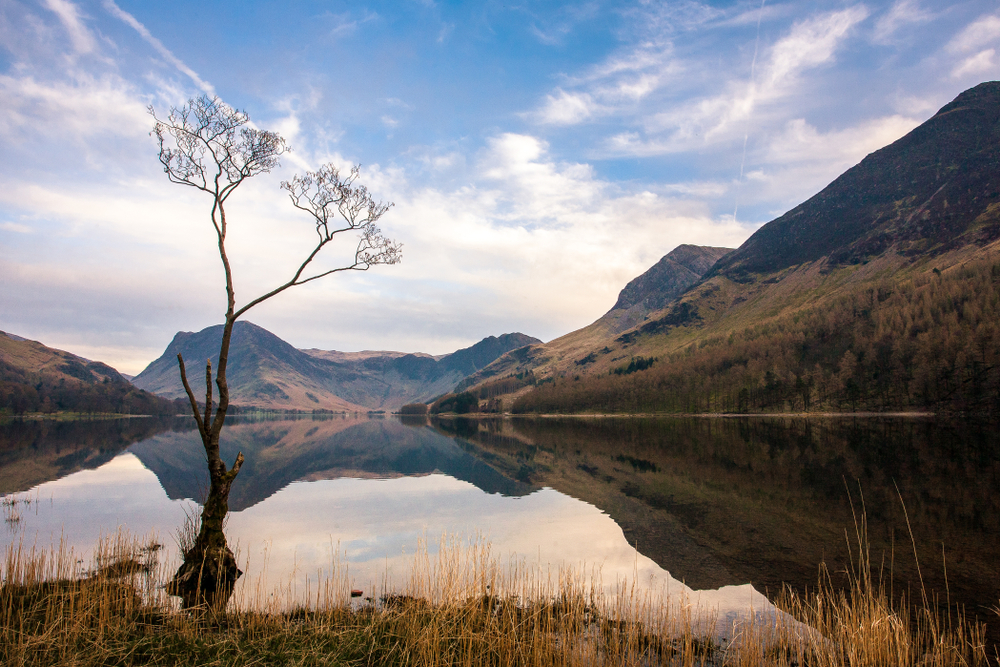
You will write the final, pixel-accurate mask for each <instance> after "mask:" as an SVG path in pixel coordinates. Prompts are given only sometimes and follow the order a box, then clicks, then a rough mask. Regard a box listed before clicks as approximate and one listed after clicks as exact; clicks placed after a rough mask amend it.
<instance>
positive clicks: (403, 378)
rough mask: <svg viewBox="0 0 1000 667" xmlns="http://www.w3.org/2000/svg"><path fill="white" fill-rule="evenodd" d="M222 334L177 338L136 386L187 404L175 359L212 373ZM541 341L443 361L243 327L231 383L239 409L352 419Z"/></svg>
mask: <svg viewBox="0 0 1000 667" xmlns="http://www.w3.org/2000/svg"><path fill="white" fill-rule="evenodd" d="M221 335H222V325H215V326H213V327H207V328H206V329H203V330H202V331H199V332H178V333H177V334H176V335H175V336H174V338H173V339H172V340H171V342H170V344H169V345H168V346H167V348H166V350H165V351H164V353H163V355H161V356H160V357H159V358H158V359H156V360H154V361H153V362H151V363H150V364H149V366H147V367H146V368H145V369H144V370H143V371H142V373H140V374H139V375H137V376H136V377H135V379H134V380H133V382H134V383H135V385H136V386H138V387H142V388H144V389H148V390H149V391H153V392H155V393H158V394H160V395H163V396H167V397H171V398H183V397H185V396H186V394H185V393H184V390H183V387H182V386H181V383H180V374H179V371H178V370H177V360H176V358H177V354H178V353H181V354H183V356H184V359H185V361H186V364H187V365H188V373H189V374H192V373H194V363H195V361H194V360H198V361H197V365H198V367H199V368H200V367H201V364H202V363H204V362H203V361H202V360H204V359H210V360H212V363H213V366H215V365H217V363H218V345H219V339H220V338H221ZM537 342H540V341H539V340H538V339H537V338H532V337H530V336H526V335H524V334H520V333H513V334H504V335H502V336H500V337H496V336H489V337H487V338H485V339H483V340H481V341H479V342H478V343H476V344H475V345H472V346H470V347H468V348H464V349H461V350H457V351H455V352H453V353H451V354H448V355H442V356H441V357H433V356H431V355H427V354H422V353H416V354H411V353H399V352H389V353H387V354H378V353H342V352H336V351H324V350H316V349H311V350H299V349H296V348H295V347H293V346H292V345H290V344H289V343H287V342H285V341H284V340H282V339H281V338H279V337H278V336H275V335H274V334H272V333H271V332H269V331H267V330H266V329H264V328H262V327H260V326H258V325H256V324H253V323H252V322H248V321H238V322H237V323H236V326H235V327H234V328H233V338H232V347H231V351H230V356H229V359H230V361H229V368H228V373H227V377H228V380H229V385H230V393H231V397H232V398H231V400H232V402H233V404H234V405H243V406H256V407H265V408H274V409H306V410H310V409H322V410H333V411H350V412H354V411H366V410H370V409H397V408H398V407H400V406H402V405H403V404H405V403H408V402H423V401H428V400H430V399H432V398H434V397H435V396H437V395H439V394H442V393H446V392H448V391H450V390H451V389H452V388H453V387H454V386H455V385H456V384H457V383H458V382H460V381H461V380H462V379H463V378H464V377H466V376H467V375H468V374H469V373H472V372H475V371H476V370H479V369H480V368H482V367H484V366H486V365H488V364H489V363H490V362H492V361H493V360H494V359H495V358H496V357H497V356H499V355H501V354H503V353H504V352H507V351H508V350H511V349H514V348H516V347H521V346H523V345H527V344H532V343H537Z"/></svg>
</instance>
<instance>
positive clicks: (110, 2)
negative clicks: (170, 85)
mask: <svg viewBox="0 0 1000 667" xmlns="http://www.w3.org/2000/svg"><path fill="white" fill-rule="evenodd" d="M104 8H105V9H106V10H107V11H108V12H109V13H110V14H111V15H112V16H114V17H115V18H117V19H120V20H121V21H124V22H125V23H127V24H128V25H130V26H131V27H132V29H134V30H135V31H136V32H137V33H139V35H140V36H141V37H142V38H143V39H144V40H146V43H147V44H149V45H150V46H152V47H153V48H154V49H156V52H157V53H159V54H160V55H161V56H162V57H163V59H164V60H166V61H167V62H168V63H170V64H171V65H173V66H174V67H176V68H177V70H178V71H180V72H182V73H183V74H185V75H187V77H188V78H190V79H191V81H193V82H194V84H195V85H196V86H198V89H199V90H201V91H202V92H203V93H206V94H208V95H214V94H215V88H214V87H213V86H212V84H210V83H208V82H207V81H205V80H203V79H202V78H201V77H200V76H198V73H197V72H195V71H194V70H193V69H191V68H190V67H188V66H187V65H186V64H184V62H183V61H182V60H181V59H180V58H178V57H177V56H175V55H174V54H173V52H172V51H171V50H170V49H168V48H167V47H165V46H164V45H163V42H161V41H160V40H158V39H157V38H156V37H154V36H153V34H152V33H150V32H149V30H148V29H147V28H146V26H144V25H143V24H142V23H140V22H139V21H138V20H137V19H136V18H135V17H134V16H132V15H131V14H129V13H128V12H126V11H125V10H124V9H122V8H121V7H119V6H118V5H117V4H115V2H114V0H104Z"/></svg>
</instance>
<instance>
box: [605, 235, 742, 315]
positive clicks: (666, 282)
mask: <svg viewBox="0 0 1000 667" xmlns="http://www.w3.org/2000/svg"><path fill="white" fill-rule="evenodd" d="M732 251H733V249H732V248H713V247H709V246H696V245H687V244H685V245H679V246H677V247H676V248H674V249H673V250H672V251H670V252H669V253H667V254H666V255H664V256H663V259H661V260H660V261H659V262H657V263H656V264H654V265H653V267H652V268H651V269H649V270H648V271H646V272H645V273H644V274H642V275H641V276H639V277H638V278H635V279H634V280H632V281H631V282H630V283H629V284H628V285H626V286H625V289H623V290H622V291H621V292H620V293H619V294H618V301H617V302H616V303H615V305H614V307H613V308H612V309H611V310H609V311H608V312H607V313H606V314H605V315H604V316H603V317H602V318H601V320H604V321H607V322H609V323H611V329H612V330H613V331H614V332H615V333H620V332H622V331H625V330H626V329H631V328H632V327H634V326H635V325H636V324H639V323H641V322H642V321H643V320H645V319H646V316H647V315H649V313H651V312H654V311H657V310H661V309H662V308H663V307H664V306H666V305H667V304H668V303H670V302H671V301H673V300H674V299H676V298H677V297H679V296H680V295H681V294H683V293H684V292H685V291H686V290H687V288H689V287H691V285H694V284H695V283H697V282H698V281H699V280H701V277H702V276H703V275H705V273H706V272H707V271H708V270H709V269H710V268H712V266H713V265H714V264H715V263H716V262H717V261H719V259H720V258H722V257H724V256H726V255H727V254H729V253H731V252H732ZM599 321H600V320H599Z"/></svg>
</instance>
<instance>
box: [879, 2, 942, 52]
mask: <svg viewBox="0 0 1000 667" xmlns="http://www.w3.org/2000/svg"><path fill="white" fill-rule="evenodd" d="M933 19H934V14H933V13H931V12H929V11H928V10H926V9H924V8H923V7H921V6H920V4H919V3H918V2H917V1H916V0H897V1H896V2H895V3H894V4H893V5H892V7H891V8H890V9H889V11H888V12H886V13H884V14H883V15H882V16H880V17H879V19H878V20H877V21H876V22H875V33H874V38H875V41H876V43H879V44H889V43H891V42H892V40H893V38H895V37H896V34H897V33H898V32H899V31H900V30H902V29H903V28H905V27H906V26H909V25H914V24H920V23H927V22H928V21H931V20H933Z"/></svg>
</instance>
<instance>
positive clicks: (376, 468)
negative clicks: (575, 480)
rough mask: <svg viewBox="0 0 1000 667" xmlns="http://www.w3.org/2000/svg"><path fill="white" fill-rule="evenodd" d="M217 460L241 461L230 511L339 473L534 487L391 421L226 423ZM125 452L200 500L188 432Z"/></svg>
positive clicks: (201, 476) (432, 435)
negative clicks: (448, 478) (432, 477)
mask: <svg viewBox="0 0 1000 667" xmlns="http://www.w3.org/2000/svg"><path fill="white" fill-rule="evenodd" d="M220 448H221V450H222V458H223V460H225V461H232V460H234V459H235V458H236V454H237V453H238V452H240V451H242V452H243V455H244V456H245V457H246V462H245V463H244V464H243V467H242V469H241V470H240V474H239V477H237V478H236V482H235V483H234V484H233V488H232V492H231V494H230V496H229V508H230V509H231V510H232V511H240V510H244V509H247V508H249V507H252V506H254V505H256V504H257V503H260V502H261V501H263V500H265V499H267V498H268V497H270V496H272V495H274V494H275V493H277V492H278V491H280V490H281V489H283V488H285V487H286V486H288V485H289V484H291V483H292V482H295V481H315V480H321V479H338V478H344V477H350V478H357V479H366V478H367V479H371V478H377V479H387V478H393V477H402V476H415V475H427V474H430V473H433V472H442V473H445V474H447V475H450V476H452V477H454V478H456V479H459V480H462V481H466V482H470V483H472V484H474V485H475V486H477V487H479V488H480V489H482V490H483V491H485V492H486V493H499V494H502V495H505V496H522V495H526V494H528V493H531V492H532V491H534V490H535V487H533V486H531V485H530V484H525V483H522V482H519V481H516V480H513V479H510V478H508V477H505V476H504V475H502V474H501V473H499V472H497V471H496V470H495V469H494V468H492V467H490V466H489V465H488V464H486V463H484V462H483V461H482V460H480V459H479V458H477V457H476V456H473V455H472V454H470V453H469V452H468V451H466V450H465V449H463V448H462V447H461V446H460V444H459V441H458V440H456V438H454V437H449V436H448V435H445V434H442V433H439V432H437V431H435V430H434V429H432V428H430V427H428V426H419V425H413V424H412V423H410V424H404V423H401V422H400V421H398V420H396V419H369V418H368V417H366V416H364V417H350V416H344V417H334V418H327V419H297V420H288V421H262V422H252V423H238V422H237V423H234V424H231V425H227V426H226V429H225V430H224V431H223V434H222V442H221V444H220ZM129 451H130V452H131V453H133V454H135V455H136V456H137V457H138V458H139V460H140V461H141V462H142V464H143V465H144V466H146V467H147V468H148V469H150V470H152V471H153V472H154V473H155V474H156V476H157V478H158V479H159V480H160V483H161V484H162V485H163V488H164V490H165V491H166V493H167V496H168V497H169V498H170V499H172V500H177V499H181V498H193V499H195V500H198V501H201V499H202V498H203V497H204V494H205V490H206V489H207V488H208V473H207V471H206V469H205V453H204V450H203V449H202V444H201V440H200V439H199V438H198V434H197V433H196V432H195V431H188V432H184V433H165V434H161V435H157V436H155V437H153V438H150V439H148V440H145V441H143V442H140V443H138V444H136V445H133V446H132V447H131V448H130V449H129Z"/></svg>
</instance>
